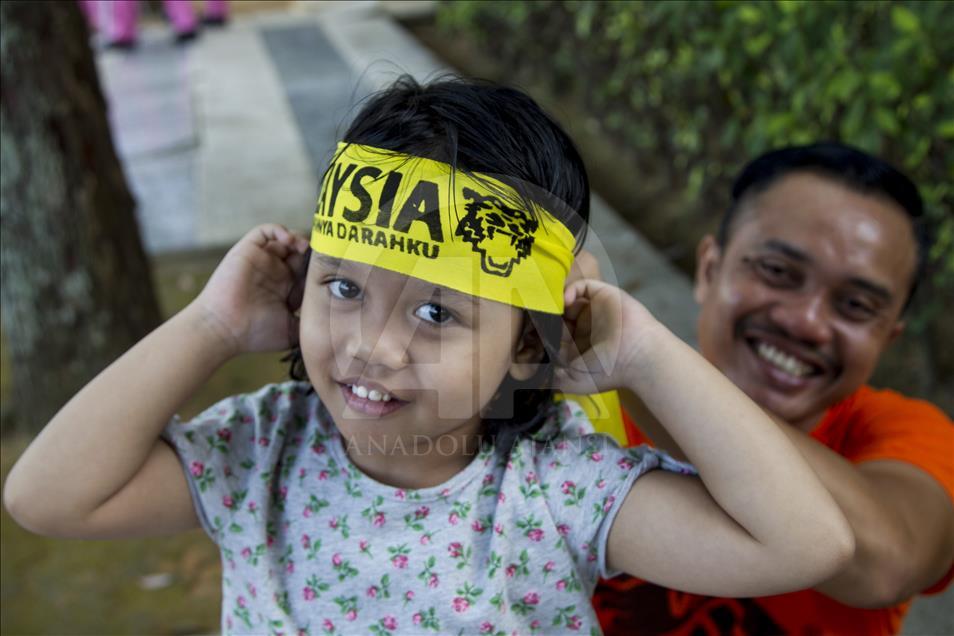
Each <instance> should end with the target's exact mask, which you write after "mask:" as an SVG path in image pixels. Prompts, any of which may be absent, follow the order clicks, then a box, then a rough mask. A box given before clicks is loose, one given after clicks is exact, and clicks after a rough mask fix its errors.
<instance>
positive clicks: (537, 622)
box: [530, 620, 540, 631]
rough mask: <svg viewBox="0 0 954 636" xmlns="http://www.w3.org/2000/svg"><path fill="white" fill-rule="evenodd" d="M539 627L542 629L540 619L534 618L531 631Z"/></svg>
mask: <svg viewBox="0 0 954 636" xmlns="http://www.w3.org/2000/svg"><path fill="white" fill-rule="evenodd" d="M538 629H540V621H538V620H533V621H532V622H531V623H530V630H531V631H537V630H538Z"/></svg>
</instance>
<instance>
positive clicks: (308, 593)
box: [302, 587, 316, 601]
mask: <svg viewBox="0 0 954 636" xmlns="http://www.w3.org/2000/svg"><path fill="white" fill-rule="evenodd" d="M302 594H303V595H304V597H305V600H306V601H313V600H315V596H316V595H315V591H314V590H313V589H311V588H310V587H306V588H302Z"/></svg>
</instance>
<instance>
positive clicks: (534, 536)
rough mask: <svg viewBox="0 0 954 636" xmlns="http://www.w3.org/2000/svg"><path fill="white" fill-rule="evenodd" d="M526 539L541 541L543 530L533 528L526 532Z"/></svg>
mask: <svg viewBox="0 0 954 636" xmlns="http://www.w3.org/2000/svg"><path fill="white" fill-rule="evenodd" d="M527 538H528V539H530V540H531V541H537V542H539V541H540V540H541V539H543V530H541V529H540V528H533V529H531V530H528V531H527Z"/></svg>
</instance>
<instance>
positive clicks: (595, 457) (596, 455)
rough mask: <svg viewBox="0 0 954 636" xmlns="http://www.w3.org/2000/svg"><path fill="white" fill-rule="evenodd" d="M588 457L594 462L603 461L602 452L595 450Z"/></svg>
mask: <svg viewBox="0 0 954 636" xmlns="http://www.w3.org/2000/svg"><path fill="white" fill-rule="evenodd" d="M590 459H591V460H593V461H594V462H601V461H603V453H601V452H599V451H597V452H595V453H593V454H592V455H590Z"/></svg>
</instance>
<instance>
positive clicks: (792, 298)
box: [594, 143, 954, 635]
mask: <svg viewBox="0 0 954 636" xmlns="http://www.w3.org/2000/svg"><path fill="white" fill-rule="evenodd" d="M922 207H923V206H922V201H921V197H920V195H919V194H918V191H917V188H916V187H915V185H914V184H913V183H912V182H911V181H910V180H909V179H908V178H907V177H906V176H904V175H903V174H901V173H900V172H899V171H898V170H896V169H894V168H893V167H891V166H889V165H888V164H887V163H885V162H884V161H882V160H880V159H878V158H875V157H872V156H870V155H868V154H866V153H863V152H861V151H859V150H856V149H854V148H851V147H847V146H844V145H840V144H835V143H824V144H815V145H810V146H801V147H789V148H783V149H781V150H776V151H774V152H769V153H767V154H765V155H763V156H761V157H758V158H757V159H755V160H754V161H752V162H751V163H750V164H749V165H747V166H746V167H745V169H744V170H743V171H742V173H741V175H740V176H739V177H738V179H737V180H736V182H735V185H734V187H733V190H732V203H731V206H730V208H729V210H728V212H727V213H726V215H725V216H724V218H723V220H722V224H721V227H720V229H719V231H718V234H717V236H706V237H705V238H704V239H703V240H702V242H701V243H700V245H699V248H698V252H697V256H698V262H697V267H696V280H695V298H696V301H697V302H698V303H699V304H700V305H701V314H700V318H699V323H698V335H699V346H700V348H701V351H702V353H703V355H704V356H705V357H706V358H707V359H708V360H709V362H711V363H712V364H713V365H715V366H716V367H717V368H718V369H719V370H720V371H722V373H724V374H725V375H726V376H727V377H728V378H729V379H731V380H732V381H733V382H734V383H735V384H736V386H738V387H739V388H741V389H742V390H743V391H744V392H745V393H746V394H748V396H749V397H751V398H752V399H753V400H754V401H755V402H756V403H758V404H759V405H761V406H762V407H763V408H765V409H766V411H767V412H768V413H769V414H771V415H773V416H774V418H775V419H776V421H777V422H779V424H780V428H781V429H782V430H783V431H784V432H785V433H786V434H787V435H788V437H789V438H790V439H791V440H792V441H793V442H794V443H795V444H796V446H797V447H798V449H799V450H800V451H801V453H802V454H803V455H804V457H805V458H806V459H807V460H808V461H809V463H810V464H811V466H812V468H813V469H814V470H815V472H816V473H817V474H818V476H819V477H820V478H821V479H822V481H823V482H824V483H825V485H826V486H827V487H828V489H829V491H830V492H831V494H832V495H833V496H834V497H835V499H836V501H837V502H838V503H839V504H840V506H841V508H842V511H843V512H844V513H845V515H846V516H847V517H848V519H849V521H850V523H851V525H852V528H853V529H854V533H855V540H856V545H857V550H856V552H855V555H854V558H853V559H852V560H851V561H850V562H849V563H848V566H847V567H845V568H844V569H843V570H842V571H841V572H840V573H839V574H838V575H837V576H835V577H833V578H832V579H830V580H828V581H826V582H825V583H823V584H821V585H818V586H817V587H815V588H814V589H813V590H806V591H802V592H796V593H791V594H784V595H778V596H768V597H761V598H751V599H723V598H712V597H705V596H696V595H692V594H685V593H682V592H677V591H674V590H670V589H665V588H662V587H658V586H656V585H652V584H648V583H645V582H643V581H639V580H637V579H624V580H620V579H614V580H613V581H606V582H604V583H602V584H601V585H600V586H599V587H598V588H597V592H596V595H595V598H594V604H595V605H596V608H597V611H598V614H599V616H600V620H601V623H602V626H603V628H604V630H605V631H606V633H607V634H610V635H614V634H619V635H622V634H627V635H631V634H782V633H786V634H893V633H897V632H898V631H899V630H900V627H901V621H902V619H903V617H904V615H905V613H906V611H907V609H908V607H909V605H910V601H911V598H912V597H913V596H915V595H916V594H918V593H925V594H930V593H936V592H939V591H941V590H942V589H944V588H945V587H946V586H947V585H948V584H949V583H950V581H951V578H952V574H954V568H952V561H954V506H952V500H954V427H952V423H951V420H950V419H949V418H948V417H947V416H945V415H944V413H942V412H941V411H940V410H939V409H937V408H935V407H934V406H933V405H931V404H928V403H926V402H924V401H921V400H915V399H910V398H907V397H904V396H902V395H899V394H898V393H895V392H893V391H887V390H875V389H873V388H871V387H870V386H868V385H867V382H868V379H869V378H870V377H871V374H872V373H873V372H874V370H875V366H876V365H877V363H878V359H879V358H880V356H881V354H882V353H883V352H884V351H885V349H886V347H887V346H888V345H889V344H890V343H891V342H892V341H893V340H895V338H897V337H898V336H899V335H900V334H901V332H902V330H903V329H904V327H905V319H904V311H905V309H906V308H907V306H908V304H909V301H910V298H911V295H912V294H913V293H914V290H915V288H916V286H917V283H918V280H919V278H920V277H921V276H922V274H923V272H924V267H925V261H926V259H927V255H928V250H929V239H928V237H927V233H926V231H925V229H924V226H923V223H924V219H923V216H922V214H923V213H922ZM622 397H623V403H624V405H625V406H626V408H627V409H628V410H629V412H630V413H631V414H632V415H634V416H635V418H636V422H637V423H638V425H639V428H638V429H637V428H636V427H635V426H632V423H631V422H629V423H627V427H628V431H627V435H628V438H629V439H628V442H629V443H630V444H638V443H642V442H644V441H649V440H651V441H652V442H654V443H655V444H656V445H657V446H659V447H661V448H664V449H666V450H668V451H670V452H672V453H674V454H675V456H677V457H679V456H680V453H679V450H678V446H677V445H676V444H675V442H673V441H672V440H671V438H669V436H668V435H666V434H665V431H664V430H663V429H661V428H660V427H659V426H658V425H657V424H656V423H655V421H654V420H653V418H652V417H651V415H649V413H648V412H647V411H646V410H645V409H644V408H642V406H641V405H640V404H639V402H638V401H636V400H635V398H634V396H632V394H627V393H625V392H624V393H623V396H622Z"/></svg>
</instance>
